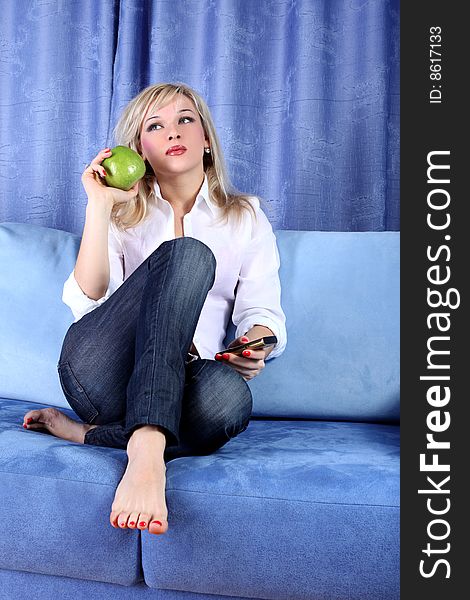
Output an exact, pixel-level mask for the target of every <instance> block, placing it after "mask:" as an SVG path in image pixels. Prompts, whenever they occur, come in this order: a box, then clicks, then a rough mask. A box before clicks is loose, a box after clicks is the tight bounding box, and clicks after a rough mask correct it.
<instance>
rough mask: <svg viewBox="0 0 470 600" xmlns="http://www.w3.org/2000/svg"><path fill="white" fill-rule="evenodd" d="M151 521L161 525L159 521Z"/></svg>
mask: <svg viewBox="0 0 470 600" xmlns="http://www.w3.org/2000/svg"><path fill="white" fill-rule="evenodd" d="M152 523H156V524H157V525H160V526H161V523H160V521H152Z"/></svg>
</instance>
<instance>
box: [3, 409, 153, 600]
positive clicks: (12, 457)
mask: <svg viewBox="0 0 470 600" xmlns="http://www.w3.org/2000/svg"><path fill="white" fill-rule="evenodd" d="M43 407H44V405H42V404H35V403H30V402H22V401H20V400H10V399H4V398H0V414H1V416H2V419H1V421H0V472H1V480H2V481H1V485H0V521H1V522H2V534H1V535H0V565H1V566H2V568H3V569H12V570H19V571H30V572H33V573H42V574H46V575H57V576H63V577H73V578H76V579H90V580H93V581H106V582H109V583H115V584H119V585H126V586H128V585H133V584H134V583H137V582H139V581H142V580H143V575H142V566H141V553H140V539H139V536H138V535H136V533H135V532H133V531H131V530H129V529H126V530H120V529H114V527H112V526H111V524H110V523H109V515H110V512H111V505H112V503H113V499H114V493H115V490H116V486H117V484H118V483H119V481H120V479H121V477H122V475H123V473H124V471H125V468H126V464H127V457H126V453H125V451H123V450H118V449H113V448H104V447H100V446H84V445H83V444H75V443H72V442H68V441H66V440H62V439H59V438H57V437H54V436H53V435H51V434H49V433H47V432H44V433H42V432H37V431H32V430H31V431H27V430H25V429H23V426H22V424H23V415H24V414H25V413H26V412H27V411H29V410H32V409H36V408H43ZM64 412H66V414H68V415H69V416H70V417H72V418H74V417H75V419H76V418H77V417H76V416H75V415H74V413H73V412H72V411H71V410H67V409H66V410H64ZM0 595H1V594H0Z"/></svg>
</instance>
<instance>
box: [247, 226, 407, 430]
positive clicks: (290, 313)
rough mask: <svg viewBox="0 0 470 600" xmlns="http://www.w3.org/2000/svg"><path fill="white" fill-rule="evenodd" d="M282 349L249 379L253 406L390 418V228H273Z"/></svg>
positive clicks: (394, 346) (395, 288)
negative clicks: (283, 321) (284, 331)
mask: <svg viewBox="0 0 470 600" xmlns="http://www.w3.org/2000/svg"><path fill="white" fill-rule="evenodd" d="M276 236H277V241H278V246H279V254H280V257H281V269H280V277H281V284H282V305H283V307H284V310H285V313H286V325H287V333H288V340H287V347H286V349H285V351H284V353H283V354H282V355H281V356H279V357H277V358H274V359H272V362H271V361H269V360H268V362H267V367H268V366H269V367H270V368H265V369H264V371H262V372H261V374H260V375H259V376H258V377H255V378H254V379H253V380H252V381H251V382H250V384H249V385H250V387H251V390H252V392H253V396H254V398H255V402H254V410H253V414H254V415H258V416H262V415H265V416H283V417H287V418H290V417H292V418H313V419H327V420H343V419H344V420H350V421H376V422H380V421H383V422H387V421H389V422H397V421H398V419H399V383H400V347H399V346H400V339H399V334H400V322H399V302H400V281H399V239H400V238H399V234H398V233H397V232H361V233H351V232H348V233H344V232H318V231H317V232H313V231H278V232H277V233H276Z"/></svg>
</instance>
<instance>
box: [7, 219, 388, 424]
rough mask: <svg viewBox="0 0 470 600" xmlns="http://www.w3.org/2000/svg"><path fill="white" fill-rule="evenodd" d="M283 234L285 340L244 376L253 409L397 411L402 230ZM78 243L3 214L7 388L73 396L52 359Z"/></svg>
mask: <svg viewBox="0 0 470 600" xmlns="http://www.w3.org/2000/svg"><path fill="white" fill-rule="evenodd" d="M276 236H277V240H278V247H279V253H280V257H281V270H280V277H281V286H282V305H283V308H284V311H285V313H286V319H287V334H288V343H287V348H286V350H285V352H284V353H283V354H282V355H281V356H280V357H278V358H274V359H272V360H270V361H267V365H266V368H265V369H264V370H263V371H262V372H261V374H260V375H259V376H258V377H256V378H255V379H253V380H252V381H251V382H250V383H249V385H250V388H251V390H252V392H253V401H254V404H253V415H254V416H267V417H281V418H282V417H284V418H307V419H328V420H357V421H396V420H397V419H398V414H399V412H398V411H399V409H398V394H399V390H398V385H399V358H398V355H399V308H398V298H399V235H398V233H393V232H385V233H384V232H381V233H377V232H367V233H346V232H340V233H338V232H306V231H304V232H302V231H278V232H277V233H276ZM79 246H80V237H79V236H77V235H75V234H72V233H68V232H65V231H60V230H56V229H50V228H46V227H41V226H38V225H32V224H24V223H3V224H0V314H1V329H0V397H5V398H13V399H18V400H27V401H31V402H40V403H43V404H45V405H51V406H59V407H60V406H64V407H67V406H68V404H67V401H66V399H65V397H64V396H63V393H62V390H61V388H60V384H59V379H58V375H57V368H56V367H57V362H58V359H59V355H60V350H61V346H62V341H63V339H64V336H65V333H66V331H67V329H68V327H69V326H70V325H71V323H72V322H73V320H74V319H73V315H72V313H71V311H70V309H69V308H68V307H67V306H66V305H65V304H64V303H63V302H62V288H63V284H64V282H65V280H66V279H67V277H68V276H69V274H70V272H71V271H72V269H73V267H74V265H75V261H76V257H77V254H78V249H79ZM232 331H233V329H232ZM230 335H231V334H230V332H229V333H228V335H227V338H228V339H229V338H230ZM230 339H233V338H230Z"/></svg>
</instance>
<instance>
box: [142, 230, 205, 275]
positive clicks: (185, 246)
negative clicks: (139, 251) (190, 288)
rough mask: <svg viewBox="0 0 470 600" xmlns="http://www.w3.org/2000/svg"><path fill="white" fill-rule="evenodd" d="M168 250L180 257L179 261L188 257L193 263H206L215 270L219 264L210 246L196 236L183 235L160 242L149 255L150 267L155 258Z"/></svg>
mask: <svg viewBox="0 0 470 600" xmlns="http://www.w3.org/2000/svg"><path fill="white" fill-rule="evenodd" d="M167 252H171V253H172V255H174V256H175V258H177V259H178V262H181V260H184V259H185V257H186V258H187V259H188V260H189V261H190V263H191V264H192V265H197V264H201V263H203V264H204V263H206V264H208V265H209V266H212V267H213V269H214V270H215V267H216V264H217V262H216V259H215V256H214V253H213V252H212V250H211V249H210V248H209V246H207V245H206V244H204V243H203V242H201V241H200V240H197V239H196V238H192V237H187V236H182V237H178V238H174V239H172V240H167V241H166V242H163V243H162V244H160V246H158V248H157V249H156V250H154V251H153V252H152V254H150V256H149V257H148V261H149V268H151V266H152V265H153V264H154V262H155V259H157V258H158V257H159V256H161V255H164V254H166V253H167Z"/></svg>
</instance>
